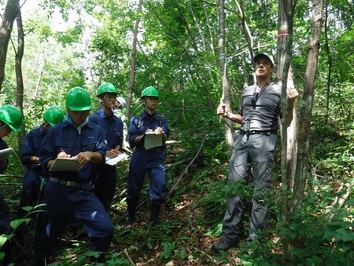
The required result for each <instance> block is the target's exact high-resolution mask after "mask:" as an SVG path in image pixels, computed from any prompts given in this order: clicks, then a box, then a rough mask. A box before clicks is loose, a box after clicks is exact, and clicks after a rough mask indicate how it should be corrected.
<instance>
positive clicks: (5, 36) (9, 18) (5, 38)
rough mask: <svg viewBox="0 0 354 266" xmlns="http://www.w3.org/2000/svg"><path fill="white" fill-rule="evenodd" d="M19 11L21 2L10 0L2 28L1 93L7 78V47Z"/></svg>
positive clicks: (0, 48) (0, 35) (0, 27)
mask: <svg viewBox="0 0 354 266" xmlns="http://www.w3.org/2000/svg"><path fill="white" fill-rule="evenodd" d="M19 9H20V8H19V0H8V1H7V4H6V6H5V11H4V15H3V20H2V22H1V26H0V92H1V91H2V83H3V81H4V78H5V65H6V56H7V47H8V45H9V40H10V37H11V32H12V29H13V24H14V21H15V19H16V16H17V14H18V12H19Z"/></svg>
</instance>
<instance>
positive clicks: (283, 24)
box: [276, 0, 297, 259]
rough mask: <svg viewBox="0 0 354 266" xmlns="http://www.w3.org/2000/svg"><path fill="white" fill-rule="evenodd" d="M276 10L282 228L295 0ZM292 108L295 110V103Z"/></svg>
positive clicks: (289, 163)
mask: <svg viewBox="0 0 354 266" xmlns="http://www.w3.org/2000/svg"><path fill="white" fill-rule="evenodd" d="M278 5H279V8H278V10H279V12H278V15H279V16H278V45H277V50H278V53H277V57H278V61H277V71H276V76H277V79H278V80H279V79H280V80H281V85H282V123H281V176H282V205H281V222H282V226H283V228H286V230H288V226H289V222H288V221H289V220H291V213H290V212H289V206H290V204H291V202H290V201H289V195H291V194H292V191H291V188H292V186H293V184H294V182H293V180H294V174H295V170H296V152H297V149H296V148H297V143H296V115H293V117H294V118H293V121H292V123H291V125H290V126H289V127H288V125H287V117H288V110H287V91H288V90H289V89H293V88H294V80H293V75H292V68H291V60H292V43H293V19H294V3H293V1H292V0H279V1H278ZM293 112H294V113H295V114H296V110H295V107H294V110H293ZM283 235H284V236H283V238H282V243H283V250H284V255H285V258H286V259H289V258H291V256H292V252H293V247H292V245H291V243H290V242H291V241H290V239H289V238H288V234H283Z"/></svg>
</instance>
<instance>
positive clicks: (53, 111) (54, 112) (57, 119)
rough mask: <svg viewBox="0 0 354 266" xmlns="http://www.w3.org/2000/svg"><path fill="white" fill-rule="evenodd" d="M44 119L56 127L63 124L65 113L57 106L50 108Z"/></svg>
mask: <svg viewBox="0 0 354 266" xmlns="http://www.w3.org/2000/svg"><path fill="white" fill-rule="evenodd" d="M43 119H44V120H45V121H47V122H48V123H49V125H51V126H55V125H56V124H59V123H61V122H63V120H64V112H63V110H61V109H60V108H59V107H57V106H52V107H49V108H48V109H47V110H46V111H45V112H44V114H43Z"/></svg>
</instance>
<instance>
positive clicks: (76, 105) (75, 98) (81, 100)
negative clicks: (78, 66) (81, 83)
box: [65, 87, 91, 111]
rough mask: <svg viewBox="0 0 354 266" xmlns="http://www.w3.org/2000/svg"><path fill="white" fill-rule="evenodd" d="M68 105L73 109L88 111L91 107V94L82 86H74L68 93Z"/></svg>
mask: <svg viewBox="0 0 354 266" xmlns="http://www.w3.org/2000/svg"><path fill="white" fill-rule="evenodd" d="M65 104H66V107H68V108H69V109H70V110H71V111H87V110H90V109H91V98H90V94H89V93H88V92H87V91H86V90H85V89H83V88H81V87H74V88H72V89H71V90H70V91H69V92H68V94H67V95H66V103H65Z"/></svg>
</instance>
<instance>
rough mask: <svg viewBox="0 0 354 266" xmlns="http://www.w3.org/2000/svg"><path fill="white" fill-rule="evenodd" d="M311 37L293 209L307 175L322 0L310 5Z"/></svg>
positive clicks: (301, 196) (300, 202)
mask: <svg viewBox="0 0 354 266" xmlns="http://www.w3.org/2000/svg"><path fill="white" fill-rule="evenodd" d="M311 10H312V18H311V36H310V44H309V50H308V59H307V65H306V72H305V85H304V93H303V97H302V102H301V110H300V117H301V120H299V135H298V138H299V142H298V149H299V152H298V159H297V163H298V166H297V168H296V176H295V178H296V179H295V180H296V182H295V185H294V199H296V201H294V202H293V208H294V209H298V208H300V207H301V204H302V200H303V195H304V191H305V185H306V180H307V178H306V177H307V174H308V151H309V136H310V130H311V115H312V106H313V98H314V88H315V86H314V84H315V78H316V71H317V65H318V54H319V50H320V38H321V29H322V22H323V0H315V1H313V3H312V8H311Z"/></svg>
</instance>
